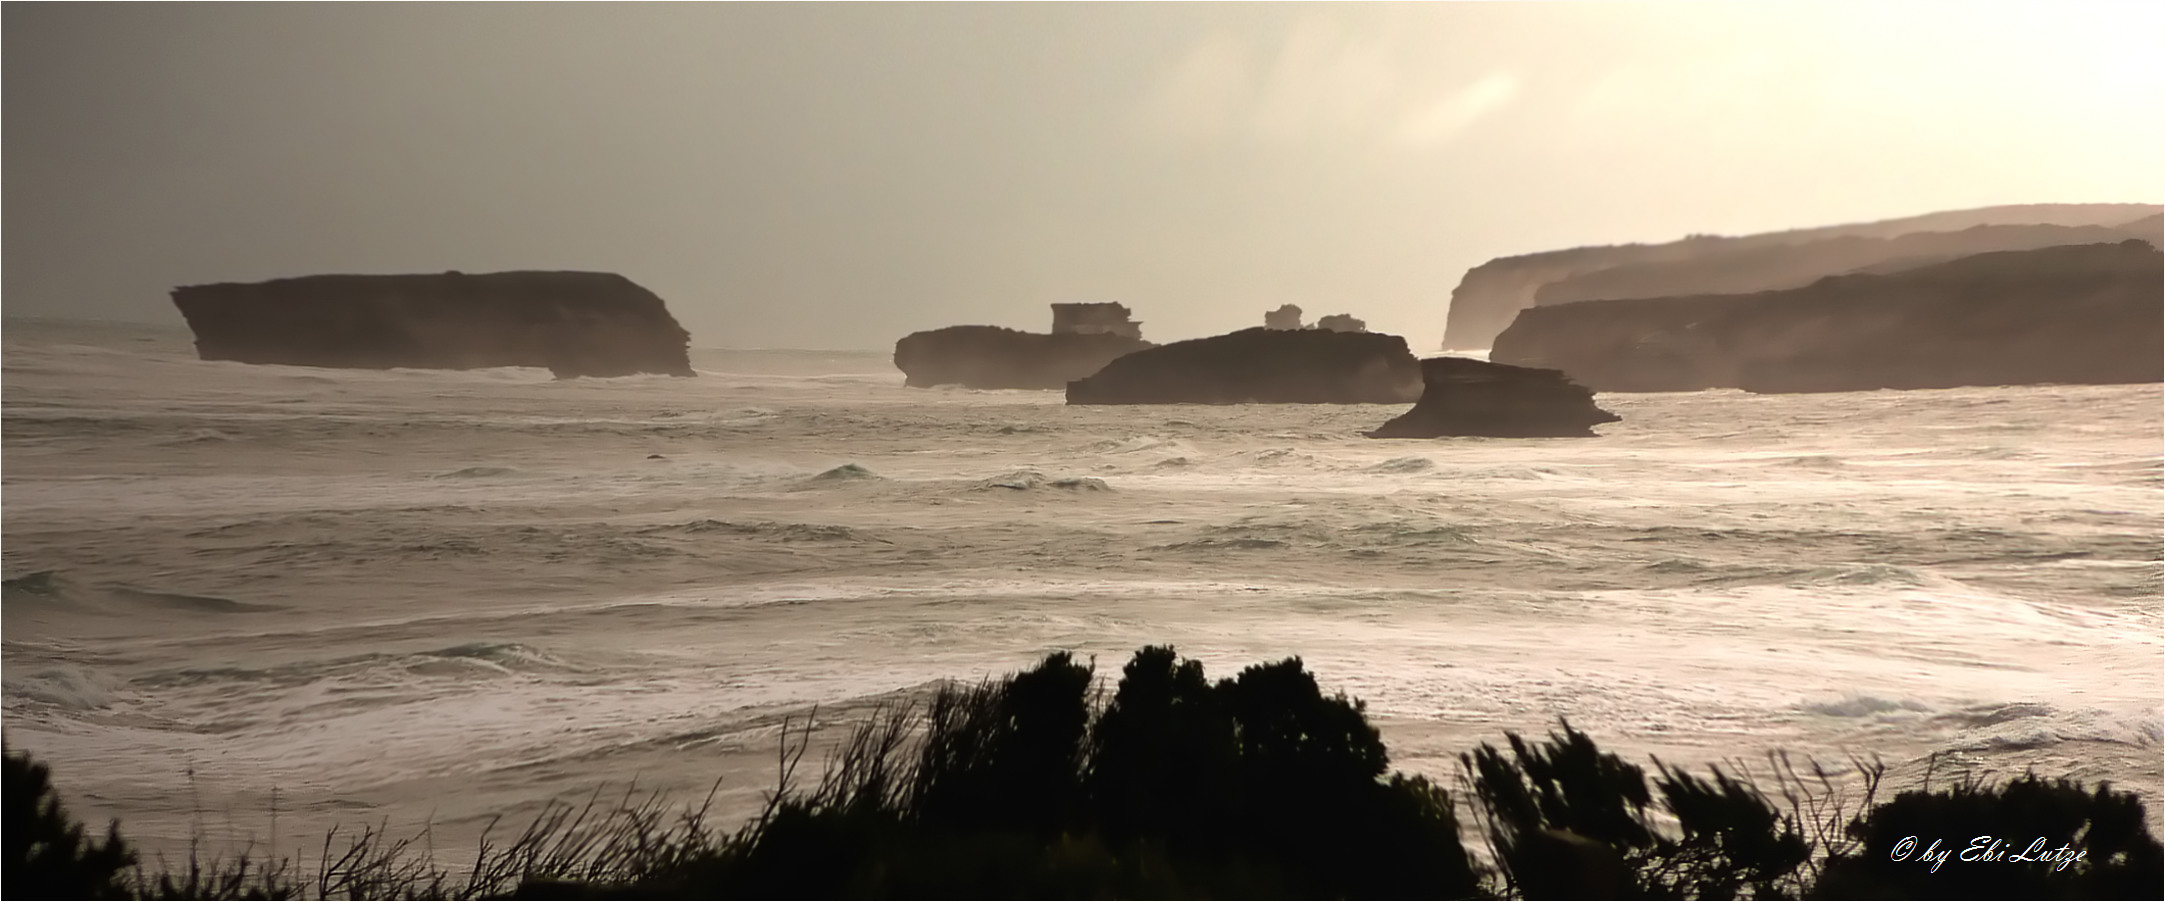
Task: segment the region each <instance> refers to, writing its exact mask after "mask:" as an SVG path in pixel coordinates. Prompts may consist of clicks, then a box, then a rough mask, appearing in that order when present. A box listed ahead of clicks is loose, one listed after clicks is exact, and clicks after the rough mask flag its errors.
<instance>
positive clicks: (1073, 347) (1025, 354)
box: [895, 304, 1152, 389]
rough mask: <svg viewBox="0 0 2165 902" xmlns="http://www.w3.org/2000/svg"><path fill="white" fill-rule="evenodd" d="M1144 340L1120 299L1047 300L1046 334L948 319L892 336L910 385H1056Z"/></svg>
mask: <svg viewBox="0 0 2165 902" xmlns="http://www.w3.org/2000/svg"><path fill="white" fill-rule="evenodd" d="M1148 347H1152V345H1151V343H1150V342H1147V341H1144V340H1143V333H1142V324H1141V323H1138V322H1135V321H1134V320H1132V319H1130V313H1129V311H1128V308H1127V307H1126V306H1124V305H1121V304H1054V305H1052V334H1050V335H1047V334H1044V333H1042V332H1023V331H1020V330H1017V329H1005V328H1001V327H999V326H948V327H947V328H944V329H933V330H930V331H926V332H912V333H910V334H908V335H905V336H903V337H902V340H901V341H898V342H895V368H896V369H899V370H901V371H902V373H903V375H904V377H905V378H904V380H903V384H905V385H909V386H912V387H915V388H930V387H932V386H935V385H960V386H963V387H965V388H1023V389H1062V388H1066V387H1067V384H1068V383H1069V382H1072V381H1074V380H1076V379H1080V378H1082V377H1084V376H1088V375H1090V374H1091V373H1095V372H1097V371H1098V370H1099V369H1100V368H1102V367H1104V366H1105V364H1107V363H1111V362H1112V361H1113V360H1114V359H1115V358H1117V357H1119V356H1121V355H1123V354H1127V353H1130V352H1132V351H1139V350H1142V349H1143V348H1148Z"/></svg>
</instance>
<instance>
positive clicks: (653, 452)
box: [0, 320, 2165, 848]
mask: <svg viewBox="0 0 2165 902" xmlns="http://www.w3.org/2000/svg"><path fill="white" fill-rule="evenodd" d="M193 357H194V355H193V352H192V350H191V348H190V346H189V343H188V336H187V335H186V333H185V332H184V331H173V330H162V329H154V328H150V327H111V326H87V325H79V324H77V325H70V324H56V323H40V322H29V321H13V320H11V321H9V322H8V323H7V324H6V328H5V357H4V366H5V372H4V392H5V395H4V402H5V409H4V452H5V456H4V464H5V466H4V481H0V486H4V493H5V494H4V534H0V538H4V563H5V571H6V572H5V575H6V578H7V583H6V587H5V598H4V605H0V610H4V614H5V624H4V643H5V644H4V652H5V654H4V676H5V731H6V735H7V739H8V742H9V743H10V744H11V745H13V746H15V747H19V748H25V749H29V750H31V751H33V752H36V753H38V754H40V755H42V756H44V757H46V758H47V759H49V760H50V761H51V762H52V763H53V764H54V765H55V769H56V775H57V779H58V780H59V782H60V783H61V785H62V788H63V789H64V790H65V791H67V792H69V793H70V796H71V798H73V799H74V800H75V801H74V803H73V804H74V807H75V808H76V809H77V810H78V811H79V812H80V813H82V814H86V815H89V816H91V817H94V818H102V817H107V816H116V817H120V818H122V819H123V820H124V824H125V826H126V828H127V829H128V830H129V832H130V833H131V834H132V835H134V836H136V837H138V838H139V839H140V840H142V841H144V842H145V843H146V844H148V845H150V846H152V847H153V848H161V847H162V848H174V847H175V846H176V844H177V843H179V842H181V841H183V840H184V839H185V837H187V836H188V835H190V834H191V833H193V832H203V833H207V834H209V835H211V836H212V837H213V838H217V837H220V836H232V837H243V838H244V837H249V836H253V837H256V838H258V839H266V838H271V837H272V833H271V831H272V827H271V824H270V817H271V815H270V812H271V811H272V810H273V809H274V808H275V810H276V811H277V812H278V815H277V816H278V818H279V820H278V826H277V828H276V829H277V833H278V835H279V836H280V837H284V839H281V840H280V841H282V842H285V841H294V840H296V839H297V838H301V837H307V836H310V835H314V836H318V837H320V830H321V829H322V828H323V827H324V826H327V825H329V824H331V823H345V824H348V825H351V824H357V823H362V822H367V823H371V824H374V823H380V822H385V821H388V823H389V825H390V826H391V828H392V830H393V832H400V831H401V829H409V831H410V828H417V827H418V826H419V825H421V824H423V823H433V824H435V825H436V829H437V830H438V831H439V836H440V837H443V838H444V841H445V842H446V843H447V844H456V843H457V842H459V841H460V840H459V839H458V838H459V837H462V836H470V835H471V834H472V832H473V831H474V830H475V829H477V825H478V824H480V823H482V819H483V818H484V817H485V816H486V815H488V814H490V813H494V812H511V813H513V814H514V815H516V814H517V813H519V812H521V811H528V810H531V808H532V806H533V805H534V804H535V803H538V802H539V801H541V800H544V799H547V798H551V797H559V796H573V795H578V796H583V795H584V794H585V793H588V792H591V791H592V790H593V789H594V788H595V787H596V786H597V785H600V784H602V783H604V782H610V783H613V784H614V785H616V786H619V787H621V785H622V783H623V781H625V780H628V779H632V778H634V777H636V778H637V779H638V782H639V784H640V785H641V786H645V787H652V788H659V789H669V790H676V791H680V792H684V793H687V794H689V795H691V796H698V795H701V794H703V793H704V792H705V790H706V788H707V787H708V786H709V785H710V784H711V783H712V782H713V781H714V780H715V779H716V778H720V779H721V781H722V783H721V796H720V802H719V804H720V805H721V807H722V808H723V809H724V810H725V811H729V812H741V811H743V810H745V809H747V808H748V807H749V806H750V805H752V804H754V803H755V802H756V800H757V798H758V795H759V793H760V792H761V791H762V790H764V789H766V788H767V787H768V786H770V785H771V781H772V777H773V759H774V750H775V744H776V738H777V730H778V727H779V724H780V723H781V721H782V718H784V717H800V718H801V717H802V716H804V715H805V714H806V713H808V712H809V711H810V710H811V709H812V708H813V707H814V706H815V705H816V706H818V708H819V711H820V713H821V716H822V718H823V720H825V721H827V722H842V721H846V720H847V719H848V718H849V717H851V716H853V715H855V714H856V713H858V712H861V711H862V710H864V708H865V707H866V706H867V705H869V704H871V703H874V702H877V701H879V700H881V699H884V698H891V697H894V696H895V695H896V694H898V693H911V692H922V691H924V689H925V687H927V686H928V685H929V684H931V683H932V681H935V680H938V679H941V678H945V677H976V676H983V675H987V674H994V673H999V672H1003V671H1006V670H1010V669H1014V668H1017V667H1020V666H1024V665H1027V664H1029V663H1031V662H1032V661H1033V660H1034V659H1035V658H1036V657H1037V656H1039V655H1040V654H1042V653H1043V652H1044V651H1047V650H1051V649H1074V650H1078V651H1081V652H1083V653H1085V654H1095V655H1097V656H1098V661H1099V669H1100V672H1101V673H1105V674H1112V673H1117V669H1118V666H1119V664H1120V663H1122V662H1124V661H1125V659H1126V656H1127V655H1128V654H1129V653H1130V652H1132V651H1133V650H1134V649H1135V648H1136V647H1137V646H1139V645H1142V644H1145V643H1168V642H1169V643H1174V644H1176V645H1178V646H1179V648H1180V649H1181V651H1182V652H1184V653H1186V654H1188V655H1190V656H1194V657H1198V658H1201V659H1203V660H1204V661H1206V662H1207V663H1208V664H1209V665H1210V667H1211V670H1212V672H1213V673H1214V674H1216V675H1230V674H1231V673H1232V672H1233V670H1234V669H1236V668H1237V667H1239V666H1242V665H1245V664H1248V663H1252V662H1256V661H1261V660H1265V659H1274V658H1278V657H1283V656H1286V655H1295V654H1297V655H1301V656H1302V657H1303V658H1304V659H1305V660H1306V661H1307V663H1308V664H1309V666H1310V668H1311V669H1312V670H1314V671H1316V672H1317V673H1318V674H1319V675H1320V676H1321V677H1322V680H1323V682H1324V683H1325V684H1326V686H1328V687H1331V688H1337V689H1343V690H1344V691H1346V692H1348V693H1350V694H1352V695H1355V696H1358V697H1360V698H1362V699H1365V700H1366V701H1367V703H1368V705H1369V710H1370V711H1371V713H1372V714H1375V715H1377V716H1378V717H1379V719H1380V720H1381V722H1382V723H1383V725H1384V731H1385V739H1386V741H1387V742H1388V743H1389V744H1390V745H1391V748H1392V750H1393V754H1394V765H1396V766H1398V767H1402V768H1408V769H1412V770H1418V771H1425V772H1428V773H1432V774H1439V775H1446V776H1448V775H1449V774H1450V773H1451V766H1452V764H1451V762H1452V756H1453V755H1455V754H1456V753H1457V752H1459V751H1462V750H1465V749H1467V748H1470V747H1471V746H1472V745H1473V744H1474V743H1476V742H1480V741H1497V740H1499V739H1500V738H1501V736H1502V733H1503V731H1504V730H1506V729H1515V730H1521V731H1541V730H1544V729H1546V728H1548V727H1549V726H1552V725H1553V724H1554V723H1555V719H1556V718H1557V717H1559V716H1562V717H1568V718H1570V720H1571V722H1572V723H1573V724H1574V725H1576V726H1579V727H1582V728H1584V729H1586V730H1588V731H1589V732H1590V733H1592V734H1593V735H1594V736H1595V738H1596V739H1597V740H1599V741H1600V742H1602V743H1603V744H1604V745H1605V746H1608V747H1610V748H1612V749H1615V750H1618V751H1622V752H1625V753H1628V754H1629V755H1631V756H1634V757H1635V758H1637V760H1640V761H1642V762H1643V761H1644V758H1643V756H1644V755H1645V754H1647V753H1658V754H1660V755H1662V756H1663V758H1664V759H1666V760H1676V761H1684V762H1711V761H1717V760H1722V759H1729V758H1740V757H1741V758H1746V759H1756V758H1757V756H1759V755H1761V754H1762V753H1764V752H1766V751H1768V750H1771V749H1787V750H1790V751H1792V752H1796V753H1805V754H1813V755H1818V756H1821V757H1823V758H1829V759H1833V760H1840V759H1841V758H1842V757H1843V756H1844V755H1846V754H1850V753H1855V754H1864V755H1872V754H1876V755H1879V756H1881V757H1882V758H1884V759H1885V760H1886V761H1887V762H1888V763H1889V764H1891V765H1894V766H1895V769H1896V772H1897V773H1898V774H1899V775H1903V776H1904V777H1905V778H1913V777H1914V776H1915V774H1916V773H1917V771H1918V770H1919V769H1920V768H1921V763H1920V762H1921V761H1922V759H1923V758H1924V757H1925V756H1927V755H1929V754H1931V753H1934V752H1942V753H1952V758H1950V759H1946V760H1945V761H1943V763H1942V764H1941V765H1940V766H1941V767H1945V766H1948V763H1947V762H1950V761H1951V762H1952V763H1954V764H1956V765H1961V766H1969V767H1975V768H1980V769H1982V770H1985V771H1988V772H2002V773H2004V772H2006V771H2008V770H2020V769H2021V768H2023V767H2030V766H2035V767H2036V768H2038V769H2039V770H2040V771H2041V772H2044V773H2047V774H2062V773H2066V774H2073V775H2076V776H2080V777H2083V778H2085V779H2091V780H2095V779H2111V780H2113V781H2115V782H2116V783H2118V784H2120V785H2122V786H2125V787H2129V788H2134V789H2137V790H2139V791H2141V792H2142V793H2144V794H2145V796H2146V797H2147V798H2148V799H2149V800H2150V803H2151V809H2152V816H2153V821H2155V820H2156V819H2157V814H2158V805H2157V799H2158V794H2159V784H2160V733H2161V720H2165V683H2161V674H2165V622H2161V614H2160V608H2161V605H2160V593H2161V583H2160V574H2161V564H2160V558H2161V554H2160V549H2161V538H2160V536H2161V532H2160V524H2161V514H2165V507H2161V504H2165V502H2161V499H2165V494H2161V473H2165V470H2161V453H2160V451H2161V444H2160V434H2161V433H2160V409H2161V405H2160V390H2159V387H2158V386H2154V385H2148V386H2104V387H2026V388H1992V389H1957V390H1946V391H1918V392H1874V393H1862V394H1830V395H1802V396H1754V395H1747V394H1742V393H1736V392H1702V393H1695V394H1666V395H1608V396H1603V397H1602V399H1601V402H1602V404H1603V405H1604V406H1606V407H1608V408H1610V409H1612V410H1614V411H1616V412H1618V413H1620V414H1622V415H1623V417H1624V420H1623V422H1621V423H1615V424H1610V425H1608V426H1604V427H1602V428H1601V430H1600V431H1601V432H1602V433H1603V435H1602V437H1600V438H1596V439H1552V440H1526V439H1511V440H1505V439H1445V440H1435V441H1372V440H1368V439H1363V438H1360V437H1358V433H1359V432H1360V431H1361V430H1363V429H1368V428H1373V427H1374V426H1375V425H1376V424H1378V423H1381V422H1383V421H1384V420H1386V419H1388V418H1389V417H1391V416H1392V415H1395V414H1396V413H1398V412H1399V411H1400V408H1399V407H1396V406H1345V407H1327V406H1296V405H1287V406H1271V405H1259V406H1239V407H1187V406H1169V407H1158V406H1151V407H1139V408H1137V407H1130V408H1118V407H1113V408H1106V407H1099V408H1071V407H1067V406H1064V405H1063V404H1062V403H1061V401H1060V398H1059V396H1058V395H1057V394H1055V393H1040V392H975V391H961V390H930V391H927V390H917V389H905V388H903V387H902V377H901V374H900V373H898V372H896V371H894V370H893V369H892V367H891V366H890V365H889V364H888V362H887V360H886V357H885V355H883V354H878V353H855V352H796V351H699V352H695V353H694V364H695V366H696V367H697V368H698V369H699V370H700V371H701V373H702V375H701V377H700V378H697V379H688V380H685V379H670V378H666V377H653V378H643V377H642V378H628V379H615V380H574V381H563V382H559V381H554V380H552V379H550V378H549V375H548V374H547V373H546V372H545V371H540V370H517V369H504V370H487V371H474V372H463V373H458V372H425V371H389V372H362V371H337V370H315V369H305V368H288V367H259V366H247V365H241V364H231V363H206V362H201V361H197V360H195V359H193ZM657 455H658V456H657ZM274 789H275V790H276V792H277V801H276V803H275V806H274V804H273V802H272V799H271V796H272V792H273V790H274Z"/></svg>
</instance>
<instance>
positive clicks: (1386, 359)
mask: <svg viewBox="0 0 2165 902" xmlns="http://www.w3.org/2000/svg"><path fill="white" fill-rule="evenodd" d="M1420 392H1421V368H1420V361H1418V360H1416V359H1414V356H1413V352H1412V351H1409V350H1407V348H1406V340H1405V339H1403V338H1400V337H1398V336H1396V335H1379V334H1376V333H1372V332H1326V331H1321V330H1316V329H1302V330H1299V331H1287V330H1279V329H1265V328H1254V329H1242V330H1240V331H1238V332H1233V333H1229V334H1226V335H1215V336H1212V337H1209V338H1196V339H1190V340H1188V341H1179V342H1174V343H1172V344H1169V345H1162V346H1159V347H1155V348H1148V349H1145V350H1141V351H1136V352H1135V353H1133V354H1129V355H1127V356H1125V357H1121V358H1119V359H1117V360H1114V361H1112V362H1111V363H1108V364H1106V365H1105V368H1104V369H1102V370H1099V371H1098V372H1097V374H1096V375H1093V376H1090V377H1088V378H1084V379H1077V380H1075V381H1073V382H1070V383H1068V387H1067V402H1068V403H1069V404H1403V403H1405V402H1408V401H1413V400H1416V399H1418V398H1419V396H1420Z"/></svg>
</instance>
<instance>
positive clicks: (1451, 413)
mask: <svg viewBox="0 0 2165 902" xmlns="http://www.w3.org/2000/svg"><path fill="white" fill-rule="evenodd" d="M1421 377H1422V381H1423V382H1424V383H1425V385H1426V387H1425V389H1424V390H1423V391H1422V392H1421V400H1420V401H1418V402H1416V403H1415V404H1414V405H1413V409H1412V410H1409V411H1406V412H1405V413H1403V414H1400V415H1398V416H1397V417H1394V418H1392V419H1391V421H1390V422H1388V423H1384V424H1383V425H1382V426H1380V427H1377V428H1376V430H1375V431H1374V432H1370V433H1367V435H1368V437H1369V438H1440V437H1443V436H1450V435H1485V436H1497V437H1505V438H1533V437H1548V436H1553V437H1583V436H1591V435H1593V434H1594V432H1593V428H1592V427H1594V426H1596V425H1598V424H1601V423H1613V422H1616V421H1617V420H1620V419H1622V417H1619V416H1617V415H1616V414H1613V413H1610V412H1608V411H1606V410H1602V409H1601V408H1599V407H1596V406H1594V393H1593V392H1591V391H1588V390H1587V389H1585V388H1583V387H1581V386H1579V385H1576V384H1573V383H1572V381H1571V380H1570V379H1568V378H1566V377H1565V376H1564V374H1563V373H1561V372H1558V371H1556V370H1537V369H1529V368H1527V367H1522V366H1507V365H1504V364H1500V363H1488V362H1485V361H1480V360H1473V359H1470V358H1465V357H1431V358H1429V359H1427V360H1423V361H1421Z"/></svg>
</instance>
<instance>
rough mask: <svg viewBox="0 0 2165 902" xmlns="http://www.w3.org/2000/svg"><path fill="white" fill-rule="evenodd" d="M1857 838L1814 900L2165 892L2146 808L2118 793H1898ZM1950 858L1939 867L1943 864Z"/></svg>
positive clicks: (2030, 781) (2026, 780) (1967, 786)
mask: <svg viewBox="0 0 2165 902" xmlns="http://www.w3.org/2000/svg"><path fill="white" fill-rule="evenodd" d="M1848 829H1849V833H1850V835H1851V836H1852V837H1854V838H1855V839H1856V840H1858V842H1859V848H1858V849H1857V850H1856V851H1855V852H1854V853H1851V854H1845V855H1841V856H1838V857H1836V858H1834V859H1833V860H1830V861H1829V862H1828V863H1827V868H1826V872H1825V876H1824V877H1823V878H1822V879H1821V880H1820V881H1819V883H1818V884H1817V885H1816V886H1815V887H1813V890H1812V895H1814V896H1816V897H1820V898H1829V899H1853V898H1883V899H1924V898H1967V899H2137V898H2142V899H2155V898H2158V897H2159V895H2160V892H2161V890H2165V852H2161V850H2160V848H2159V844H2158V841H2157V839H2156V838H2155V837H2153V836H2151V835H2150V829H2149V826H2148V824H2147V823H2146V822H2145V819H2144V816H2143V805H2142V801H2141V800H2140V799H2137V798H2136V797H2135V796H2134V795H2133V794H2132V793H2125V792H2114V791H2113V790H2112V788H2111V787H2110V786H2109V785H2100V786H2098V787H2097V789H2096V790H2094V791H2089V790H2085V789H2084V788H2083V787H2082V786H2081V784H2079V783H2074V782H2070V781H2067V780H2050V781H2048V780H2043V779H2040V778H2038V777H2037V776H2036V775H2035V774H2026V775H2024V776H2023V777H2022V778H2020V779H2017V780H2014V781H2012V782H2009V783H2007V784H2005V785H1999V786H1994V785H1989V784H1985V783H1981V782H1978V781H1976V780H1973V779H1969V778H1964V779H1962V780H1961V781H1959V782H1957V783H1956V784H1955V785H1954V786H1952V787H1949V788H1946V789H1942V790H1938V791H1933V790H1931V789H1930V787H1929V786H1927V787H1926V788H1925V789H1922V790H1912V791H1909V792H1904V793H1902V794H1900V795H1897V796H1895V798H1894V800H1893V801H1891V802H1888V803H1887V804H1884V805H1881V806H1879V807H1877V808H1874V809H1872V810H1871V811H1870V812H1868V813H1866V814H1865V815H1864V816H1862V817H1860V818H1858V819H1856V820H1855V821H1853V822H1851V824H1850V825H1849V828H1848ZM1995 843H1997V845H1995ZM1943 853H1944V854H1945V860H1944V861H1943V862H1940V863H1939V866H1938V867H1936V868H1935V867H1934V866H1933V862H1932V861H1931V858H1932V856H1938V855H1941V854H1943ZM2076 853H2080V856H2079V859H2078V860H2066V861H2062V860H2061V858H2062V856H2065V857H2067V858H2070V859H2074V858H2075V857H2076ZM1965 855H1969V856H1970V858H1969V859H1968V860H1965V858H1964V856H1965ZM2024 859H2028V860H2024Z"/></svg>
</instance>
